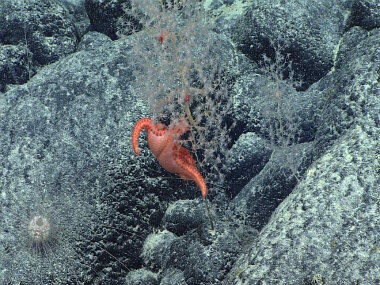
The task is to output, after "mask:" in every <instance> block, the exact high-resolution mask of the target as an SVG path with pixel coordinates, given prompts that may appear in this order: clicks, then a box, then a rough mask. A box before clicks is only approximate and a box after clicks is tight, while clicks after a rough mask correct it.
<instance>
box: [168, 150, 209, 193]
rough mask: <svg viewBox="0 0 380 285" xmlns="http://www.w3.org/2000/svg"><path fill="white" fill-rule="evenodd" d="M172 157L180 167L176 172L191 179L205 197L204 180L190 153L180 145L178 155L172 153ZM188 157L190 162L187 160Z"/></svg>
mask: <svg viewBox="0 0 380 285" xmlns="http://www.w3.org/2000/svg"><path fill="white" fill-rule="evenodd" d="M174 153H175V152H174ZM174 159H175V161H176V162H177V164H178V166H179V167H180V169H181V171H179V173H178V174H179V175H180V176H184V177H185V178H187V179H191V180H193V181H194V182H195V183H196V184H197V185H198V187H199V189H200V190H201V193H202V197H203V198H206V196H207V193H208V189H207V185H206V182H205V180H204V179H203V176H202V174H200V172H199V171H198V169H197V167H196V165H195V162H194V160H193V158H192V157H191V154H190V153H189V152H188V151H187V150H186V149H185V148H183V147H180V149H179V155H174ZM190 159H191V161H192V162H190V161H189V160H190Z"/></svg>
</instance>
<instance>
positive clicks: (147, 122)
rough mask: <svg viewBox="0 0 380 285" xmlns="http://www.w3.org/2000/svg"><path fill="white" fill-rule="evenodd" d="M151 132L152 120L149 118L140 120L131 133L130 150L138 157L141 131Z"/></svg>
mask: <svg viewBox="0 0 380 285" xmlns="http://www.w3.org/2000/svg"><path fill="white" fill-rule="evenodd" d="M144 129H145V130H146V131H149V130H152V120H151V119H149V118H142V119H141V120H139V121H138V122H137V123H136V124H135V126H134V128H133V131H132V148H133V151H134V152H135V153H136V154H137V155H140V150H139V136H140V133H141V131H142V130H144Z"/></svg>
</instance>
